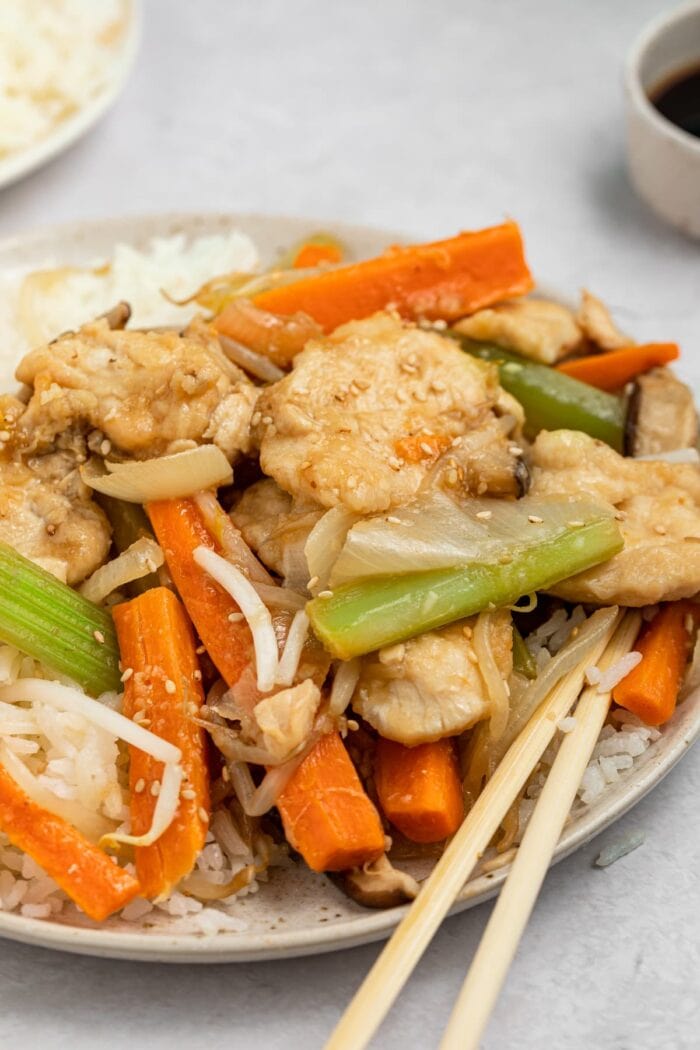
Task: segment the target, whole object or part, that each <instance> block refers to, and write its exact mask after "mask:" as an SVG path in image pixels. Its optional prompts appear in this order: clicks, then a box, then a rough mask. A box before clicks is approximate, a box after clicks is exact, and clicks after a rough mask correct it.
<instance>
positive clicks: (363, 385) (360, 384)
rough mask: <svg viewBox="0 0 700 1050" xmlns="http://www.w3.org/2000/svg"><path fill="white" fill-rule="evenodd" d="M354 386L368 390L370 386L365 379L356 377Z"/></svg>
mask: <svg viewBox="0 0 700 1050" xmlns="http://www.w3.org/2000/svg"><path fill="white" fill-rule="evenodd" d="M355 386H356V387H359V389H360V390H369V388H370V384H369V383H368V382H367V380H366V379H356V380H355Z"/></svg>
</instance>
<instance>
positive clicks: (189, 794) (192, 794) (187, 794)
mask: <svg viewBox="0 0 700 1050" xmlns="http://www.w3.org/2000/svg"><path fill="white" fill-rule="evenodd" d="M180 797H181V798H186V799H187V800H188V802H189V801H190V799H193V798H196V797H197V792H196V791H193V790H192V788H185V789H184V790H183V791H181V792H180Z"/></svg>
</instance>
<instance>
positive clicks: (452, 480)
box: [447, 470, 459, 485]
mask: <svg viewBox="0 0 700 1050" xmlns="http://www.w3.org/2000/svg"><path fill="white" fill-rule="evenodd" d="M458 481H459V474H458V473H457V471H456V470H448V472H447V484H448V485H456V484H457V482H458Z"/></svg>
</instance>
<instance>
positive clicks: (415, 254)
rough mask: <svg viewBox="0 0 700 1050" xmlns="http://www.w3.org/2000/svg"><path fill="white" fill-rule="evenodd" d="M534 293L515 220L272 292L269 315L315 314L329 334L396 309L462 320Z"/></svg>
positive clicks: (266, 298)
mask: <svg viewBox="0 0 700 1050" xmlns="http://www.w3.org/2000/svg"><path fill="white" fill-rule="evenodd" d="M531 288H532V277H531V276H530V271H529V270H528V268H527V263H526V262H525V256H524V254H523V244H522V239H521V236H520V230H519V229H518V227H517V225H516V224H515V223H514V222H507V223H504V224H503V225H502V226H493V227H491V228H489V229H485V230H478V231H475V232H473V233H461V234H459V235H458V236H457V237H452V238H451V239H450V240H445V241H436V242H434V243H432V244H420V245H413V246H411V247H408V248H391V249H389V251H387V252H385V253H384V254H383V255H380V256H378V257H377V258H375V259H367V260H365V261H364V262H359V263H355V264H353V265H351V266H343V267H340V268H339V269H335V270H327V271H325V272H323V273H319V274H317V275H315V276H311V277H307V278H304V279H303V280H299V281H294V282H293V283H291V284H286V285H282V286H279V287H276V288H271V289H270V290H269V291H264V292H261V293H260V294H259V295H257V296H254V297H253V298H254V302H255V303H256V305H257V306H260V307H262V308H263V309H264V310H270V311H272V312H273V313H278V314H293V313H296V312H297V311H299V310H302V311H303V312H304V313H307V314H309V315H310V316H311V317H313V319H314V320H315V321H318V323H319V324H320V325H321V326H322V327H323V328H324V329H325V330H326V331H328V332H330V331H332V330H333V329H334V328H337V327H338V325H340V324H344V323H345V322H346V321H354V320H358V319H360V318H362V317H369V316H370V315H371V314H373V313H375V312H376V311H377V310H383V309H385V308H386V307H387V306H390V305H391V306H393V307H394V308H395V309H397V310H398V311H399V313H400V314H402V315H403V316H405V317H409V318H420V317H428V318H432V319H455V318H457V317H463V316H464V315H465V314H467V313H471V312H473V311H474V310H479V309H481V308H482V307H484V306H489V305H490V304H491V303H495V302H497V301H498V300H499V299H505V298H507V297H508V296H513V295H523V294H524V293H525V292H528V291H529V290H530V289H531Z"/></svg>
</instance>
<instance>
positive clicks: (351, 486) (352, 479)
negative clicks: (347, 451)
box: [345, 474, 357, 491]
mask: <svg viewBox="0 0 700 1050" xmlns="http://www.w3.org/2000/svg"><path fill="white" fill-rule="evenodd" d="M345 484H346V485H347V487H348V488H349V489H350V491H352V490H353V489H356V488H357V478H356V477H355V475H354V474H351V475H350V477H349V478H348V480H347V481H346V482H345Z"/></svg>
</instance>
